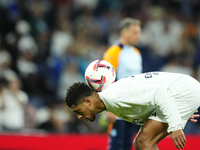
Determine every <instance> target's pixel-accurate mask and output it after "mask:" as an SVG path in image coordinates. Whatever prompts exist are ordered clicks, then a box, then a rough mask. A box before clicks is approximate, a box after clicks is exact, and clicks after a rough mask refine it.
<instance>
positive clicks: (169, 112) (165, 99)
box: [154, 87, 186, 149]
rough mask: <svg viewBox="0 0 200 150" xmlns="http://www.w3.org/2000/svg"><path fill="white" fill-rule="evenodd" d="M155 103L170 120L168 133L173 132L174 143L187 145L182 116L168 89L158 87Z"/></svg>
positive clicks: (178, 146) (179, 146)
mask: <svg viewBox="0 0 200 150" xmlns="http://www.w3.org/2000/svg"><path fill="white" fill-rule="evenodd" d="M154 102H155V104H156V105H157V106H158V107H159V108H160V110H161V112H162V113H163V114H164V115H165V118H166V120H167V122H168V125H169V127H168V129H167V131H168V133H172V134H171V137H172V140H173V143H174V145H175V146H176V147H177V148H178V149H181V148H183V147H184V146H185V143H186V138H185V135H184V133H183V131H182V125H181V117H180V114H179V111H178V108H177V106H176V104H175V102H174V101H173V100H172V98H171V97H170V95H169V93H168V92H167V90H166V89H164V88H162V87H160V88H158V89H157V91H156V93H155V97H154Z"/></svg>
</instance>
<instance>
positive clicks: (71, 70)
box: [57, 63, 84, 100]
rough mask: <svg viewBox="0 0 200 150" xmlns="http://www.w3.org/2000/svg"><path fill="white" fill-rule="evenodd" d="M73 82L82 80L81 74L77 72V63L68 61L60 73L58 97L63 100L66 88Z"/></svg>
mask: <svg viewBox="0 0 200 150" xmlns="http://www.w3.org/2000/svg"><path fill="white" fill-rule="evenodd" d="M74 82H84V78H83V76H82V75H81V74H80V73H79V72H78V68H77V64H76V63H70V64H69V65H68V66H67V67H66V68H65V69H64V70H63V72H62V73H61V77H60V79H59V84H58V91H57V93H58V97H59V99H61V100H63V98H64V97H65V94H66V89H68V88H69V87H70V86H71V85H72V84H73V83H74Z"/></svg>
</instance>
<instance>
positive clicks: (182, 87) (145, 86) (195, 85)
mask: <svg viewBox="0 0 200 150" xmlns="http://www.w3.org/2000/svg"><path fill="white" fill-rule="evenodd" d="M199 93H200V84H199V82H197V81H196V80H195V79H193V78H192V77H190V76H187V75H182V74H174V73H164V72H152V73H146V74H140V75H135V76H131V77H128V78H124V79H121V80H119V81H117V82H115V83H113V84H111V85H110V86H109V87H108V88H106V89H105V90H103V91H102V92H99V93H97V92H95V91H93V90H91V89H90V88H89V87H88V86H87V85H86V84H85V83H80V82H79V83H74V84H73V85H72V86H71V87H70V88H69V89H68V92H67V95H66V103H67V105H68V106H69V107H70V108H71V110H72V111H73V112H75V113H77V116H78V118H79V119H83V120H86V121H94V120H95V117H96V115H97V114H98V113H100V112H102V111H104V110H107V111H109V112H112V113H113V114H115V115H116V116H118V117H120V118H122V119H124V120H126V121H128V122H132V123H134V124H138V125H143V126H142V127H141V129H140V131H139V132H138V134H137V136H136V138H135V139H134V142H133V145H134V148H135V149H136V150H147V149H148V150H157V149H158V147H157V144H158V142H159V141H160V140H162V139H163V138H164V137H166V136H167V135H169V134H171V137H172V140H173V143H174V145H175V146H176V147H177V148H178V149H182V148H183V147H184V146H185V143H186V138H185V136H184V133H183V131H182V129H184V127H185V125H186V123H187V121H188V120H189V121H192V122H196V120H195V119H194V117H199V115H193V113H194V112H195V110H196V109H197V108H198V107H199V106H200V94H199Z"/></svg>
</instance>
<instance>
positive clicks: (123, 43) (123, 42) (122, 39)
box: [119, 37, 129, 45]
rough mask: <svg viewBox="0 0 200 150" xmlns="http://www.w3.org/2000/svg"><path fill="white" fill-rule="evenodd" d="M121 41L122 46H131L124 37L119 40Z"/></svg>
mask: <svg viewBox="0 0 200 150" xmlns="http://www.w3.org/2000/svg"><path fill="white" fill-rule="evenodd" d="M119 41H120V44H122V45H129V43H128V42H127V41H126V40H125V39H124V38H122V37H121V38H120V39H119Z"/></svg>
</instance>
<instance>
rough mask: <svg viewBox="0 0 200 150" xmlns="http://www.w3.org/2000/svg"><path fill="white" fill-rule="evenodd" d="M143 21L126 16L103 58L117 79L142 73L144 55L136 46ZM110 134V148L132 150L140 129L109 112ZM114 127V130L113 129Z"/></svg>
mask: <svg viewBox="0 0 200 150" xmlns="http://www.w3.org/2000/svg"><path fill="white" fill-rule="evenodd" d="M140 24H141V22H140V21H139V20H137V19H133V18H125V19H123V20H122V21H121V22H120V38H119V41H117V42H116V43H115V44H114V45H112V46H111V47H110V48H109V49H108V50H107V51H106V52H105V54H104V57H103V59H104V60H106V61H108V62H109V63H111V64H112V65H113V67H114V68H115V71H116V75H117V76H116V80H119V79H121V78H124V77H127V76H130V75H135V74H140V73H142V56H141V53H140V51H139V50H138V49H137V48H136V47H134V45H136V44H138V42H139V39H140V37H141V27H140ZM106 114H107V117H106V118H107V121H108V122H109V123H110V124H109V126H108V134H110V146H109V150H131V149H132V139H133V135H134V133H136V132H137V131H138V129H139V126H136V125H134V124H132V123H130V122H127V121H124V120H122V119H121V118H119V117H116V116H115V115H113V114H112V113H111V112H107V113H106ZM111 129H112V130H111Z"/></svg>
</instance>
